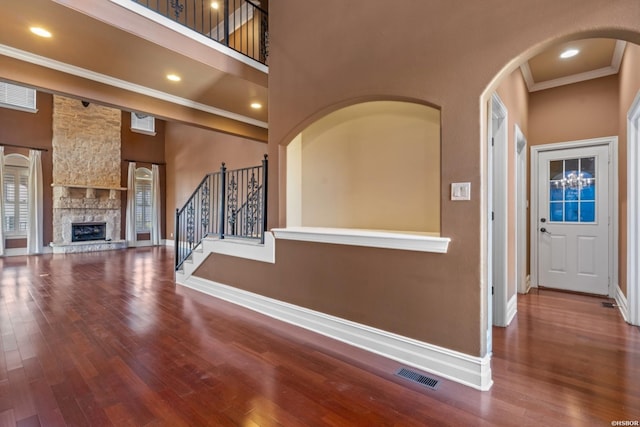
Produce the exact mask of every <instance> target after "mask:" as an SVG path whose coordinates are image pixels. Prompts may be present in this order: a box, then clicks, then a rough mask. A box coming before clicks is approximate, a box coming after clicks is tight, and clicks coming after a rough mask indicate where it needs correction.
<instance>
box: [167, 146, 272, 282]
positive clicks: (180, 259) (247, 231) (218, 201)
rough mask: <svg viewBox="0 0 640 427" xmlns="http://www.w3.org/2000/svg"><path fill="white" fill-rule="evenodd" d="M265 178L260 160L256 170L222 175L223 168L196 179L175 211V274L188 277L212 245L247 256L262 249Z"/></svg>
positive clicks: (265, 207)
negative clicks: (255, 250)
mask: <svg viewBox="0 0 640 427" xmlns="http://www.w3.org/2000/svg"><path fill="white" fill-rule="evenodd" d="M267 175H268V160H267V155H266V154H265V156H264V159H263V160H262V164H261V165H259V166H252V167H248V168H243V169H235V170H227V168H226V166H225V164H224V163H223V164H222V167H221V168H220V171H219V172H214V173H210V174H207V175H206V176H205V177H204V178H203V179H202V181H201V182H200V184H199V185H198V187H197V188H196V189H195V190H194V192H193V193H192V194H191V197H189V199H188V200H187V202H186V203H185V204H184V206H183V207H182V208H181V209H176V220H175V233H174V237H175V241H174V245H175V269H176V272H179V273H180V274H181V275H182V276H184V277H189V276H191V274H192V273H193V272H194V271H195V269H196V268H197V266H199V265H200V263H202V261H204V259H205V258H206V257H207V256H208V255H209V253H211V252H212V251H214V249H215V248H214V246H216V243H215V241H218V242H219V241H222V240H225V241H226V242H225V243H226V244H225V245H224V246H225V247H226V248H230V247H236V249H240V250H249V251H250V250H251V247H256V246H257V247H262V246H263V245H264V243H265V230H266V227H267ZM269 236H270V235H269ZM238 245H240V246H238ZM218 246H220V245H219V243H218Z"/></svg>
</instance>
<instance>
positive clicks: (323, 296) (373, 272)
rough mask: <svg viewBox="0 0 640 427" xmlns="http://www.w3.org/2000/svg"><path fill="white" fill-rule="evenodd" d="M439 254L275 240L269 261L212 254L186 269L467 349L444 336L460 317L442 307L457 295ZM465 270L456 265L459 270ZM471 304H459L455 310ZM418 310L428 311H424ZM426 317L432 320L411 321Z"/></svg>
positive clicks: (460, 340)
mask: <svg viewBox="0 0 640 427" xmlns="http://www.w3.org/2000/svg"><path fill="white" fill-rule="evenodd" d="M444 257H446V255H442V254H433V253H432V254H425V253H421V252H412V251H399V250H394V249H377V248H361V247H356V246H346V245H331V244H316V243H308V242H294V241H286V240H278V241H277V247H276V264H268V263H263V262H256V261H247V260H242V259H239V258H234V257H228V256H224V255H217V254H213V255H210V256H209V258H208V259H207V261H206V262H205V263H204V264H202V265H201V267H200V268H199V269H198V270H197V271H196V272H195V273H194V274H195V275H197V276H198V277H206V278H210V279H211V280H214V281H217V282H219V283H224V284H228V285H231V286H235V287H238V288H241V289H244V290H247V291H250V292H254V293H257V294H261V295H265V296H267V297H270V298H275V299H278V300H281V301H286V302H289V303H292V304H296V305H299V306H302V307H306V308H309V309H312V310H317V311H320V312H324V313H328V314H330V315H333V316H338V317H341V318H344V319H348V320H352V321H354V322H358V323H361V324H365V325H370V326H373V327H376V328H379V329H382V330H386V331H391V332H394V333H397V334H400V335H404V336H408V337H411V338H414V339H417V340H421V341H428V342H430V343H432V344H437V345H446V346H447V347H449V348H453V349H455V350H459V351H467V347H468V343H467V342H465V341H464V337H463V336H461V335H455V336H451V330H452V329H454V330H458V329H461V328H465V325H464V322H465V321H464V316H453V317H452V316H451V313H450V312H449V310H450V308H449V307H451V306H454V305H456V301H459V300H460V296H459V295H456V294H455V293H452V292H451V290H450V289H448V288H446V287H444V286H443V283H445V282H446V280H447V277H448V276H449V275H450V274H451V272H449V271H447V267H446V266H443V265H440V261H442V259H443V258H444ZM466 268H467V266H466V265H465V264H464V263H462V264H461V266H460V269H461V270H465V269H466ZM293 284H295V286H293ZM320 285H321V286H320ZM425 295H428V297H425ZM471 309H472V308H471V307H470V306H468V305H466V304H464V305H462V306H459V308H458V312H459V313H463V312H465V311H467V310H471ZM425 310H429V311H431V313H430V314H429V315H428V316H427V315H426V314H425ZM426 317H432V318H433V319H434V320H432V321H428V322H418V321H416V319H421V318H422V319H424V318H426ZM437 319H447V320H446V322H445V321H440V320H437Z"/></svg>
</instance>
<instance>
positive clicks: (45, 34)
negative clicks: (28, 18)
mask: <svg viewBox="0 0 640 427" xmlns="http://www.w3.org/2000/svg"><path fill="white" fill-rule="evenodd" d="M29 30H31V32H32V33H33V34H35V35H36V36H40V37H46V38H50V37H51V33H50V32H49V31H47V30H45V29H44V28H42V27H31V28H29Z"/></svg>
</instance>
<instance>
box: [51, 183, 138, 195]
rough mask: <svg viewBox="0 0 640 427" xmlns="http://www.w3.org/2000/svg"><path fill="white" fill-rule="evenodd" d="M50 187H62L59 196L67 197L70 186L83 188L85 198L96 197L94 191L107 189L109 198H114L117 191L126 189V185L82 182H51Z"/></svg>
mask: <svg viewBox="0 0 640 427" xmlns="http://www.w3.org/2000/svg"><path fill="white" fill-rule="evenodd" d="M51 186H52V187H54V188H56V187H57V188H61V189H62V194H60V197H65V198H67V197H69V189H71V188H79V189H84V190H85V196H84V197H86V198H87V199H95V198H96V191H108V192H109V199H115V198H117V197H118V192H119V191H127V187H102V186H99V185H83V184H57V183H53V184H51Z"/></svg>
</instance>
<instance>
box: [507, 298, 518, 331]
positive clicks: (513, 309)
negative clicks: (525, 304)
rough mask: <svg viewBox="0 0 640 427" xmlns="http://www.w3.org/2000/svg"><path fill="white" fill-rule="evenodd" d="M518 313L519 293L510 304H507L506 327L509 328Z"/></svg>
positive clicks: (510, 300)
mask: <svg viewBox="0 0 640 427" xmlns="http://www.w3.org/2000/svg"><path fill="white" fill-rule="evenodd" d="M517 312H518V293H517V292H516V293H515V294H514V295H513V296H512V297H511V299H509V302H507V315H506V322H505V326H509V325H510V324H511V322H512V321H513V319H514V318H515V317H516V313H517Z"/></svg>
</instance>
